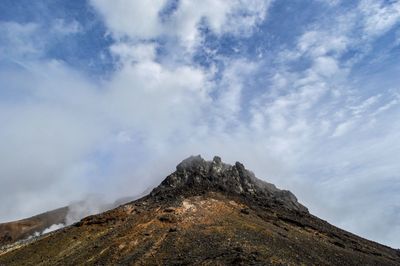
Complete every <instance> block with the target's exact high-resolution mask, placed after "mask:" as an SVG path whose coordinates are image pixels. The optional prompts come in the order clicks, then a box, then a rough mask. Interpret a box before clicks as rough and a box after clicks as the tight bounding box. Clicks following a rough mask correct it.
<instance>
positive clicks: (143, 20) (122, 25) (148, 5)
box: [91, 0, 167, 39]
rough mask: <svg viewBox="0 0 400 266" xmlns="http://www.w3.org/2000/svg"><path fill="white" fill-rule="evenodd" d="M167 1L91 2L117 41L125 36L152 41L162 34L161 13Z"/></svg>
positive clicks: (97, 0) (96, 0) (94, 0)
mask: <svg viewBox="0 0 400 266" xmlns="http://www.w3.org/2000/svg"><path fill="white" fill-rule="evenodd" d="M166 2H167V1H166V0H150V1H140V0H132V1H127V0H115V1H107V0H91V3H92V5H93V6H94V7H95V8H96V10H97V11H98V12H99V13H100V14H101V15H102V16H103V18H104V20H105V22H106V24H107V26H108V28H109V30H110V31H111V33H112V34H113V36H114V37H115V38H117V39H119V38H123V37H125V36H129V37H133V38H139V39H151V38H155V37H157V36H158V35H159V34H160V33H161V27H162V25H161V21H160V19H159V12H160V10H161V9H162V8H163V7H164V6H165V4H166Z"/></svg>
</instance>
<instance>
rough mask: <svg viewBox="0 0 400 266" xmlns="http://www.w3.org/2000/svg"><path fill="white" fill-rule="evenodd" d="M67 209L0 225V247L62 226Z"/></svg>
mask: <svg viewBox="0 0 400 266" xmlns="http://www.w3.org/2000/svg"><path fill="white" fill-rule="evenodd" d="M68 210H69V208H68V207H63V208H59V209H55V210H52V211H48V212H45V213H41V214H39V215H35V216H32V217H30V218H26V219H22V220H19V221H14V222H8V223H0V246H3V245H6V244H10V243H12V242H15V241H18V240H21V239H25V238H28V237H30V236H33V235H35V234H38V233H41V232H43V231H44V230H46V229H47V228H49V227H51V226H52V225H54V224H64V223H65V218H66V217H67V214H68Z"/></svg>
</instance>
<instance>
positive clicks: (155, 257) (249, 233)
mask: <svg viewBox="0 0 400 266" xmlns="http://www.w3.org/2000/svg"><path fill="white" fill-rule="evenodd" d="M360 219H362V217H360ZM0 265H400V252H399V250H395V249H392V248H390V247H386V246H384V245H380V244H378V243H375V242H372V241H369V240H366V239H363V238H361V237H358V236H356V235H354V234H351V233H349V232H346V231H344V230H341V229H339V228H337V227H335V226H333V225H331V224H329V223H328V222H326V221H324V220H321V219H319V218H318V217H315V216H313V215H312V214H310V213H309V212H308V210H307V208H306V207H304V206H303V205H301V204H300V203H299V202H298V201H297V199H296V197H295V196H294V195H293V194H292V193H291V192H289V191H286V190H280V189H278V188H276V187H275V186H274V185H272V184H269V183H266V182H264V181H261V180H259V179H257V178H256V177H255V176H254V174H253V173H252V172H250V171H249V170H247V169H246V168H245V167H244V166H243V165H242V164H241V163H239V162H237V163H235V164H234V165H229V164H225V163H223V162H222V161H221V159H220V158H219V157H214V159H213V160H212V161H206V160H204V159H202V158H201V157H200V156H192V157H190V158H188V159H186V160H184V161H182V162H181V163H180V164H178V166H177V167H176V171H175V172H174V173H172V174H170V175H169V176H167V177H166V179H165V180H164V181H163V182H162V183H161V184H160V185H159V186H158V187H156V188H155V189H153V191H152V192H151V193H150V194H149V195H147V196H145V197H143V198H141V199H138V200H136V201H132V202H129V203H127V204H124V205H121V206H119V207H117V208H115V209H112V210H110V211H107V212H104V213H101V214H98V215H93V216H88V217H86V218H84V219H82V220H81V221H79V222H78V223H75V224H73V225H72V226H68V227H65V228H63V229H60V230H57V231H55V232H51V233H48V234H45V235H43V236H40V237H38V238H35V239H31V240H30V241H19V242H15V243H14V244H11V245H7V246H3V247H2V248H0Z"/></svg>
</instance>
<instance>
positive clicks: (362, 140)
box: [0, 0, 400, 247]
mask: <svg viewBox="0 0 400 266" xmlns="http://www.w3.org/2000/svg"><path fill="white" fill-rule="evenodd" d="M398 62H400V1H389V0H387V1H384V0H364V1H341V0H326V1H323V0H310V1H300V0H295V1H293V0H291V1H289V0H247V1H244V0H232V1H224V0H205V1H188V0H151V1H146V3H144V1H124V0H115V1H106V0H90V1H89V0H88V1H61V0H57V1H45V0H43V1H22V0H19V1H16V0H13V1H11V0H9V1H8V0H4V1H1V3H0V123H1V125H3V126H2V128H1V129H0V162H1V163H0V166H1V167H0V200H1V201H2V202H4V204H2V206H0V221H7V220H12V219H19V218H23V217H26V216H29V215H33V214H36V213H38V212H41V211H45V210H48V209H50V208H55V207H59V206H62V205H64V204H68V203H69V202H71V201H74V200H79V199H81V198H84V197H86V196H87V195H89V194H93V193H96V194H103V195H105V196H104V198H105V199H106V200H112V199H115V198H118V197H121V196H126V195H135V194H138V193H141V192H142V191H143V190H145V189H147V188H149V187H152V186H154V185H156V184H157V183H159V182H160V181H161V180H162V178H163V177H164V176H166V175H167V174H168V173H169V172H171V171H173V169H174V166H175V165H176V164H177V163H178V162H179V161H180V160H182V159H183V158H185V157H187V156H189V155H192V154H202V155H203V156H204V157H205V158H208V159H210V158H212V156H213V155H216V154H218V155H220V156H222V157H223V159H224V160H225V161H227V162H230V163H234V162H235V161H237V160H238V161H242V162H243V163H244V164H245V165H246V166H247V167H248V168H249V169H252V170H254V172H255V173H256V175H257V176H259V177H260V178H263V179H265V180H267V181H269V182H272V183H275V184H276V185H278V186H279V187H282V188H286V189H290V190H291V191H293V192H294V193H295V194H296V195H297V196H298V198H299V200H300V201H301V202H303V203H304V204H305V205H307V206H308V207H309V209H310V211H311V212H312V213H314V214H316V215H317V216H320V217H321V218H323V219H326V220H328V221H329V222H331V223H334V224H335V225H338V226H340V227H342V228H344V229H347V230H350V231H351V232H354V233H357V234H360V235H362V236H364V237H367V238H369V239H373V240H376V241H379V242H382V243H385V244H388V245H391V246H393V247H400V242H399V239H400V238H399V237H398V236H399V235H400V223H399V222H398V221H399V220H400V217H399V213H400V196H399V195H400V193H399V191H400V177H399V174H398V173H399V172H400V165H399V164H398V159H397V158H398V157H399V156H400V119H399V117H400V116H399V115H400V108H399V104H400V88H399V84H400V76H399V75H398V73H400V64H399V63H398ZM60 195H61V196H60Z"/></svg>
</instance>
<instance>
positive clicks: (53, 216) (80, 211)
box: [0, 197, 135, 247]
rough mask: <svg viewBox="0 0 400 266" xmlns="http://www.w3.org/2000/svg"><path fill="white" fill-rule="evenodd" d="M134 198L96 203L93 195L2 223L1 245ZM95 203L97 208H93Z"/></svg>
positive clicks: (0, 232)
mask: <svg viewBox="0 0 400 266" xmlns="http://www.w3.org/2000/svg"><path fill="white" fill-rule="evenodd" d="M134 199H135V198H134V197H124V198H120V199H118V200H116V201H115V202H113V203H99V202H96V203H94V202H93V201H96V200H98V199H97V197H91V198H87V199H85V200H82V201H78V202H75V203H72V204H70V205H69V206H65V207H62V208H58V209H55V210H51V211H47V212H44V213H41V214H38V215H35V216H32V217H29V218H25V219H22V220H18V221H12V222H7V223H0V247H1V246H4V245H9V244H11V243H13V242H16V241H20V240H24V239H27V238H32V237H34V236H38V235H40V234H42V233H43V232H46V231H50V230H54V229H57V228H60V227H63V226H65V225H66V224H70V223H71V222H73V221H79V220H80V219H81V218H83V217H85V216H88V215H89V214H93V213H99V212H103V211H106V210H110V209H112V208H115V207H117V206H119V205H121V204H124V203H127V202H130V201H132V200H134ZM94 205H95V206H96V207H95V208H93V206H94Z"/></svg>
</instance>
